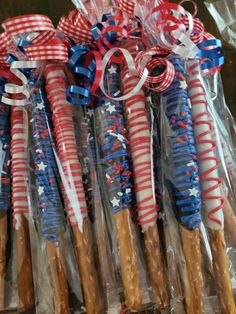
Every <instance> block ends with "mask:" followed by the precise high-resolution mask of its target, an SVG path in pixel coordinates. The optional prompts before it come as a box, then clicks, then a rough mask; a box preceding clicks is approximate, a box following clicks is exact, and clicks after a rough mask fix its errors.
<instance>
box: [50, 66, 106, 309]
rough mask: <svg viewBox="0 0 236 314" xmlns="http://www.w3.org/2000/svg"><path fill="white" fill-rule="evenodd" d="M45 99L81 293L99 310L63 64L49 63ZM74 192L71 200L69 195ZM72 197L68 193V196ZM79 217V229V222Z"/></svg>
mask: <svg viewBox="0 0 236 314" xmlns="http://www.w3.org/2000/svg"><path fill="white" fill-rule="evenodd" d="M45 77H46V81H47V86H46V89H47V93H48V99H49V100H50V103H51V109H52V112H53V116H52V120H53V124H54V129H55V138H56V144H57V149H58V155H59V159H60V163H61V165H62V171H63V174H62V175H63V176H65V180H66V182H67V184H68V186H69V187H71V188H72V191H68V188H67V187H66V186H64V189H65V190H64V193H63V196H64V200H65V204H66V210H67V213H68V219H69V221H70V224H71V225H72V229H73V233H74V238H75V249H76V258H77V262H78V266H79V271H80V276H81V283H82V288H83V292H84V298H85V306H86V311H87V313H102V311H103V302H102V298H101V295H100V293H99V282H98V275H97V270H96V267H95V261H94V252H93V246H92V241H91V240H92V239H91V236H90V232H89V229H90V223H89V219H88V217H87V216H88V213H87V211H88V209H87V204H86V198H85V192H84V186H83V181H82V171H81V165H80V162H79V159H78V151H77V144H76V138H75V130H74V123H73V119H72V108H71V105H70V104H69V103H68V102H67V100H66V84H67V81H66V76H65V72H64V67H63V66H61V65H54V64H51V65H50V64H49V65H47V67H46V70H45ZM64 183H65V182H63V184H64ZM68 192H69V193H73V196H74V202H72V200H71V199H70V198H69V195H68ZM70 197H71V196H70ZM81 219H82V224H83V226H82V230H80V228H81V227H80V225H79V224H80V223H81Z"/></svg>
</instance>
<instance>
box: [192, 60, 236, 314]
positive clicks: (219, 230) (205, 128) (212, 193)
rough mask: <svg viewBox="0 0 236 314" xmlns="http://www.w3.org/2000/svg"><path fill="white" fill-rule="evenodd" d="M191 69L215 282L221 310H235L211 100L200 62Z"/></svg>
mask: <svg viewBox="0 0 236 314" xmlns="http://www.w3.org/2000/svg"><path fill="white" fill-rule="evenodd" d="M188 70H189V76H188V79H187V83H188V87H189V96H190V100H191V104H192V111H191V113H192V117H193V120H194V125H193V128H194V136H195V141H196V148H197V153H198V159H199V171H200V175H201V190H202V199H203V216H204V221H205V224H206V226H207V228H208V232H209V238H210V245H211V250H212V257H213V261H212V262H213V269H214V276H215V283H216V286H217V293H218V298H219V303H220V307H221V311H222V313H236V308H235V303H234V298H233V293H232V285H231V280H230V275H229V265H228V257H227V253H226V247H225V239H224V214H223V205H224V198H223V197H222V193H221V179H220V177H219V174H218V164H219V160H218V158H217V157H216V154H215V150H216V143H215V141H214V139H213V135H212V131H211V121H210V119H209V109H208V102H207V97H206V92H205V89H204V87H203V84H202V79H201V76H200V65H199V62H198V61H193V62H192V63H189V69H188Z"/></svg>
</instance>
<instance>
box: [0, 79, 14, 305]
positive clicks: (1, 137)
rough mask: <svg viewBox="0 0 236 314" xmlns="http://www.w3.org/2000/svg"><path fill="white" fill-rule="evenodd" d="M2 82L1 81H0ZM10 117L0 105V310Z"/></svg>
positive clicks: (8, 108)
mask: <svg viewBox="0 0 236 314" xmlns="http://www.w3.org/2000/svg"><path fill="white" fill-rule="evenodd" d="M1 81H2V79H1ZM10 117H11V109H10V107H9V106H7V105H5V104H3V103H0V152H1V163H0V168H1V178H0V182H1V189H0V309H4V308H5V275H6V248H7V239H8V235H7V232H8V230H7V213H8V210H9V208H10V189H11V179H10V177H11V168H10V140H11V133H10Z"/></svg>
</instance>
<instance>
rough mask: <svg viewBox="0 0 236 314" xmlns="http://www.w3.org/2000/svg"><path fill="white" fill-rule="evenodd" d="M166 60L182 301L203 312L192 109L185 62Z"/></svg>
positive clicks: (189, 309) (190, 310)
mask: <svg viewBox="0 0 236 314" xmlns="http://www.w3.org/2000/svg"><path fill="white" fill-rule="evenodd" d="M168 61H171V62H172V64H173V66H174V68H175V78H174V80H173V82H172V83H171V85H170V87H169V88H168V89H167V90H165V91H164V92H163V93H162V95H163V96H164V97H165V99H164V100H163V101H164V111H165V113H166V117H167V119H168V122H169V127H170V130H169V132H168V131H167V132H168V133H167V134H166V131H165V136H167V138H168V147H169V151H168V153H167V155H168V156H170V157H169V159H170V161H169V163H170V167H171V170H172V171H171V172H172V181H173V189H174V193H175V200H176V208H177V215H178V218H179V221H180V224H181V225H180V234H181V238H182V245H183V252H184V257H185V262H186V270H187V279H188V280H187V282H186V286H185V302H186V308H187V313H204V306H203V276H202V270H201V250H200V233H199V226H200V223H201V216H200V206H201V199H200V185H199V176H198V168H197V156H196V154H197V153H196V148H195V143H194V135H193V128H192V118H191V109H190V106H189V103H188V92H187V84H186V81H185V77H184V75H185V70H184V63H183V61H182V60H181V59H180V58H178V57H176V56H173V57H171V58H170V59H169V60H168Z"/></svg>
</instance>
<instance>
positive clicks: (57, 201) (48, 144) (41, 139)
mask: <svg viewBox="0 0 236 314" xmlns="http://www.w3.org/2000/svg"><path fill="white" fill-rule="evenodd" d="M43 88H44V87H43V86H42V87H41V88H40V89H38V90H37V91H36V92H35V93H34V94H33V95H32V108H31V122H32V129H33V138H34V162H35V177H36V183H37V188H39V187H43V188H44V193H42V194H41V195H39V193H38V201H39V204H38V205H39V209H40V224H41V232H42V235H43V237H45V238H46V239H48V240H51V241H54V242H59V239H58V235H59V233H60V232H61V230H62V229H63V227H64V221H65V218H64V212H63V205H62V199H61V195H60V192H59V191H60V190H59V184H58V169H57V165H56V161H55V157H54V153H53V148H52V144H53V143H52V139H51V135H50V133H49V132H48V130H49V129H50V122H49V118H50V117H49V110H48V102H47V99H46V96H45V91H44V89H43ZM40 103H43V104H44V106H45V108H43V109H41V110H40V109H38V108H37V105H38V104H40ZM40 163H43V164H44V165H46V166H47V167H46V169H45V170H44V171H43V170H39V169H38V167H37V165H38V164H40Z"/></svg>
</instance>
